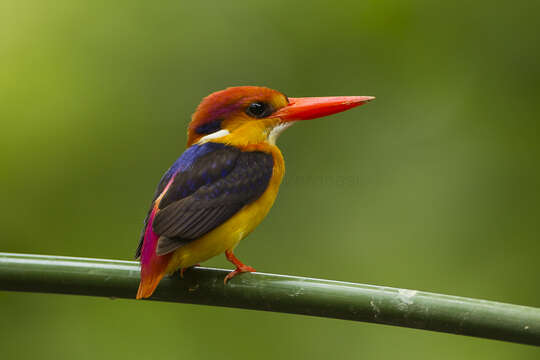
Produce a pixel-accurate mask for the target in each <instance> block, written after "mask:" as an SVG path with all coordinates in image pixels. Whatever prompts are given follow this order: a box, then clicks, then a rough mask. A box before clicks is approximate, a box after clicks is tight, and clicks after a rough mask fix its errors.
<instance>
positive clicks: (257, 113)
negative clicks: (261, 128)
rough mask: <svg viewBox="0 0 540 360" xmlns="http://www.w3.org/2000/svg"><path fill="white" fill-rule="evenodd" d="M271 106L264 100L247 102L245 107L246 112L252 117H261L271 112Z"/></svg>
mask: <svg viewBox="0 0 540 360" xmlns="http://www.w3.org/2000/svg"><path fill="white" fill-rule="evenodd" d="M272 112H273V109H272V107H271V106H270V105H269V104H267V103H265V102H254V103H251V104H249V106H248V107H247V109H246V114H248V115H249V116H251V117H254V118H258V119H260V118H263V117H267V116H269V115H270V114H272Z"/></svg>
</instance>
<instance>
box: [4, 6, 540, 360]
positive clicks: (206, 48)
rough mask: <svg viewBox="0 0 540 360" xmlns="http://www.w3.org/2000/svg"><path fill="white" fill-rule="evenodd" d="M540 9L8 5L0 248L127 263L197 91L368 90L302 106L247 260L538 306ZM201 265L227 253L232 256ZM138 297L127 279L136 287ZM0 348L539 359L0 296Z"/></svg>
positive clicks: (87, 354) (265, 266)
mask: <svg viewBox="0 0 540 360" xmlns="http://www.w3.org/2000/svg"><path fill="white" fill-rule="evenodd" d="M539 12H540V2H538V1H530V2H529V1H521V0H516V1H512V2H498V3H497V2H493V1H473V2H470V1H467V2H466V1H455V2H454V1H453V2H433V1H398V0H377V1H375V0H369V1H310V2H303V3H296V2H290V1H280V0H277V1H271V2H249V1H242V2H236V1H232V2H231V1H204V2H196V1H190V2H181V1H161V2H144V1H118V2H109V1H67V0H61V1H54V2H52V1H35V0H34V1H24V0H23V1H21V0H17V1H15V0H3V1H1V2H0V105H1V106H0V119H1V125H2V127H1V129H2V130H1V133H0V146H1V149H0V161H1V162H0V164H1V167H2V170H1V174H2V175H1V177H0V185H1V186H0V189H1V190H0V191H1V197H2V202H3V206H2V207H1V209H0V219H1V220H0V224H1V228H2V236H1V239H0V251H8V252H24V253H40V254H56V255H70V256H85V257H101V258H116V259H131V258H132V255H133V252H134V250H135V247H136V245H137V240H138V236H139V231H140V228H141V224H142V219H143V217H144V215H145V214H146V210H147V207H148V206H149V201H150V199H151V196H152V194H153V191H154V187H155V185H156V184H157V182H158V180H159V178H160V176H161V174H162V172H163V171H165V170H166V169H167V168H168V166H169V165H170V164H171V163H172V162H173V161H174V160H175V159H176V158H177V157H178V156H179V155H180V154H181V152H182V151H183V149H184V144H185V140H186V137H185V132H186V125H187V123H188V121H189V119H190V115H191V113H192V112H193V110H194V109H195V107H196V105H197V104H198V102H199V101H200V99H201V98H202V97H203V96H206V95H207V94H209V93H211V92H213V91H216V90H220V89H222V88H225V87H227V86H232V85H246V84H250V85H266V86H269V87H272V88H276V89H278V90H281V91H283V92H284V93H286V94H287V95H289V96H293V97H299V96H325V95H326V96H328V95H375V96H377V100H376V101H375V102H373V103H371V104H369V105H368V106H364V107H361V108H359V109H356V110H353V111H349V112H347V113H343V114H339V115H335V116H333V117H331V118H329V119H325V120H319V121H313V122H310V123H302V124H298V125H297V126H295V127H293V128H291V129H289V130H288V131H287V132H286V133H285V134H284V135H282V137H281V139H280V141H279V145H280V147H281V149H282V151H283V153H284V156H285V158H286V161H287V169H288V173H287V175H286V179H285V182H284V184H283V186H282V189H281V192H280V196H279V197H278V200H277V202H276V204H275V206H274V208H273V210H272V211H271V212H270V215H269V216H268V218H267V219H266V220H265V221H264V222H263V223H262V225H261V226H260V227H259V228H258V229H257V230H256V231H255V232H254V233H253V234H252V235H251V236H250V237H249V238H248V239H246V240H244V241H243V242H242V244H241V246H240V247H239V248H238V250H237V254H238V256H239V257H240V258H241V259H243V260H244V261H245V262H246V263H248V264H250V265H253V266H254V267H255V268H257V269H258V270H260V271H264V272H275V273H282V274H293V275H302V276H310V277H321V278H326V279H336V280H344V281H353V282H362V283H369V284H378V285H388V286H397V287H403V288H411V289H419V290H426V291H433V292H441V293H447V294H453V295H461V296H470V297H477V298H484V299H490V300H497V301H504V302H511V303H516V304H523V305H530V306H540V286H539V274H540V262H539V251H540V242H539V234H540V222H539V216H540V191H539V185H540V166H539V155H540V142H539V140H540V123H539V114H540V108H539V106H538V101H539V98H540V66H539V64H540V42H539V41H538V14H539ZM207 265H211V266H219V267H227V268H230V267H231V266H230V264H228V263H226V261H225V259H224V257H219V258H216V259H213V260H212V261H210V262H208V263H207ZM134 295H135V294H134ZM0 314H1V317H2V321H1V322H0V347H1V349H2V358H4V359H31V358H39V359H49V358H50V359H101V358H127V357H131V358H135V357H137V358H158V357H161V358H186V359H209V358H213V359H238V358H252V359H275V358H293V357H294V358H309V359H327V358H329V357H337V358H351V359H352V358H354V359H356V358H366V359H373V358H377V359H387V358H399V359H409V358H411V359H412V358H414V359H434V358H436V359H463V358H467V359H538V357H539V355H540V354H539V351H538V350H537V349H536V348H533V347H529V346H522V345H515V344H507V343H502V342H497V341H490V340H480V339H473V338H466V337H461V336H454V335H446V334H437V333H430V332H425V331H418V330H410V329H403V328H394V327H388V326H381V325H373V324H363V323H353V322H346V321H337V320H328V319H318V318H310V317H302V316H291V315H284V314H272V313H262V312H253V311H243V310H234V309H222V308H213V307H203V306H192V305H178V304H165V303H153V302H135V301H125V300H117V301H111V300H108V299H101V298H88V297H76V296H60V295H37V294H17V293H6V292H3V293H1V294H0Z"/></svg>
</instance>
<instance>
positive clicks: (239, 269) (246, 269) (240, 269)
mask: <svg viewBox="0 0 540 360" xmlns="http://www.w3.org/2000/svg"><path fill="white" fill-rule="evenodd" d="M255 271H256V270H255V269H254V268H252V267H251V266H248V265H244V264H242V266H239V267H237V268H236V269H235V270H234V271H231V272H230V273H228V274H227V276H225V279H223V283H224V284H227V281H229V280H231V279H232V278H233V277H235V276H236V275H238V274H241V273H244V272H255Z"/></svg>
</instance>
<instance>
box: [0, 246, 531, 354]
mask: <svg viewBox="0 0 540 360" xmlns="http://www.w3.org/2000/svg"><path fill="white" fill-rule="evenodd" d="M226 274H227V271H225V270H220V269H210V268H202V267H198V268H194V269H191V270H188V271H186V273H185V278H184V279H180V277H179V276H174V277H167V278H165V279H163V280H162V281H161V283H160V285H159V286H158V288H157V290H156V292H155V294H154V295H153V296H152V298H151V299H150V300H160V301H172V302H181V303H190V304H202V305H213V306H227V307H236V308H243V309H253V310H265V311H274V312H283V313H291V314H303V315H312V316H321V317H328V318H336V319H346V320H355V321H366V322H372V323H379V324H387V325H396V326H404V327H410V328H416V329H425V330H433V331H441V332H447V333H454V334H461V335H470V336H477V337H482V338H489V339H497V340H505V341H512V342H517V343H523V344H531V345H540V309H538V308H532V307H526V306H519V305H511V304H503V303H498V302H493V301H486V300H477V299H469V298H463V297H457V296H447V295H440V294H433V293H427V292H421V291H414V290H405V289H396V288H390V287H383V286H373V285H363V284H353V283H345V282H337V281H329V280H319V279H310V278H303V277H296V276H285V275H272V274H262V273H253V274H241V275H239V276H237V277H235V278H234V279H232V280H231V281H229V282H228V283H227V285H224V284H223V278H224V277H225V275H226ZM138 282H139V266H138V263H136V262H133V261H117V260H101V259H86V258H72V257H59V256H44V255H24V254H8V253H0V290H8V291H27V292H42V293H58V294H77V295H91V296H105V297H110V298H127V299H133V298H135V293H136V292H137V286H138Z"/></svg>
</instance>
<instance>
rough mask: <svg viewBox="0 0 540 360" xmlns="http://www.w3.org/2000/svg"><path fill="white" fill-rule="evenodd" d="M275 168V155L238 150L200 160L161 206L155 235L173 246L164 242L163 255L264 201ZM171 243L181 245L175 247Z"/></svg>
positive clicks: (179, 179)
mask: <svg viewBox="0 0 540 360" xmlns="http://www.w3.org/2000/svg"><path fill="white" fill-rule="evenodd" d="M273 167H274V160H273V158H272V155H270V154H267V153H263V152H242V151H240V150H239V149H237V148H235V147H232V146H225V147H223V148H222V149H219V150H216V151H214V152H212V153H208V154H206V155H203V156H200V157H199V158H197V159H196V160H195V161H194V162H193V164H192V165H191V166H190V167H189V168H188V169H186V170H185V171H182V172H181V173H178V175H177V176H176V177H175V178H174V180H173V183H172V184H171V186H170V187H169V188H168V190H167V193H166V194H165V195H164V197H163V198H162V199H161V201H160V204H159V208H160V211H159V212H158V213H157V214H156V217H155V218H154V222H153V230H154V232H155V233H156V234H158V235H160V236H161V237H163V238H164V241H166V242H167V246H166V247H163V246H162V247H160V244H159V243H158V254H159V255H163V254H164V253H167V252H170V251H173V250H174V249H176V248H178V247H179V246H182V245H183V244H185V243H186V242H189V241H192V240H195V239H197V238H199V237H201V236H203V235H204V234H206V233H208V232H209V231H211V230H213V229H215V228H216V227H218V226H219V225H221V224H223V223H224V222H225V221H227V220H228V219H230V218H231V217H232V216H233V215H234V214H236V213H237V212H238V211H239V210H240V209H241V208H242V207H244V206H245V205H247V204H249V203H251V202H253V201H255V200H256V199H258V198H259V197H260V196H261V195H262V194H263V193H264V191H265V190H266V188H267V187H268V183H269V182H270V178H271V177H272V171H273ZM171 239H172V240H176V241H177V245H178V246H176V247H175V246H172V245H171ZM160 249H161V250H160Z"/></svg>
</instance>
